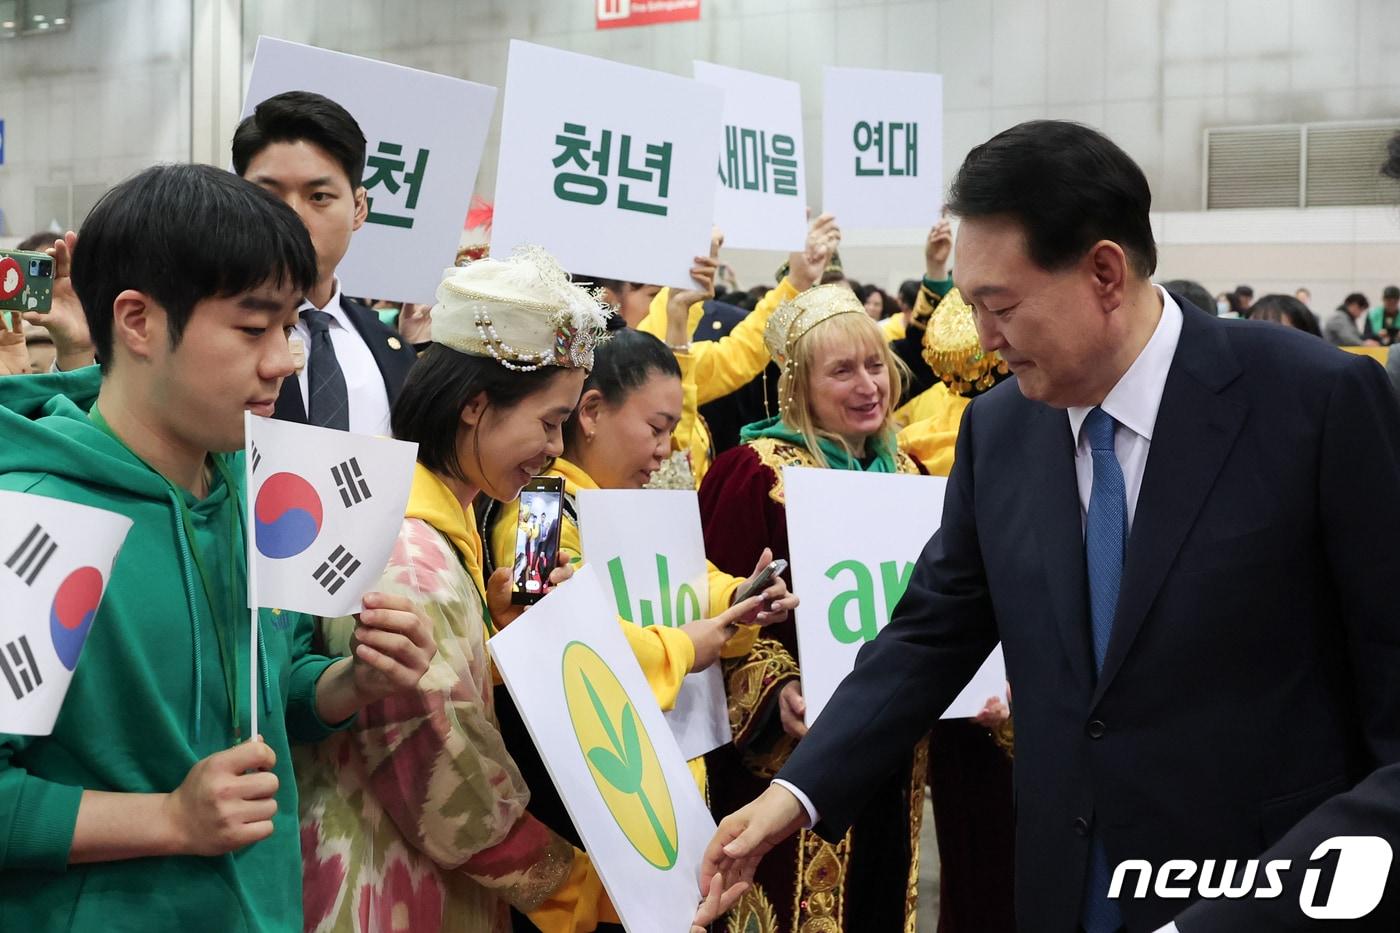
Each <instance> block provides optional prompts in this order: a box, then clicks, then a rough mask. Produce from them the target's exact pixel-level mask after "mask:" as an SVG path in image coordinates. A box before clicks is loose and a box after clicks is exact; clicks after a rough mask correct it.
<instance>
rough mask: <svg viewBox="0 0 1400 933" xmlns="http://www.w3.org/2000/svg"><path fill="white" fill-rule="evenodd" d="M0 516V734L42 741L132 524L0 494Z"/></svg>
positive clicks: (82, 508) (56, 502)
mask: <svg viewBox="0 0 1400 933" xmlns="http://www.w3.org/2000/svg"><path fill="white" fill-rule="evenodd" d="M0 516H3V517H4V521H3V522H0V561H3V563H0V605H3V606H4V607H5V622H6V624H5V632H4V634H3V635H0V732H10V733H14V734H16V735H49V734H50V733H52V732H53V724H54V722H55V720H57V719H58V713H59V710H60V709H61V708H62V707H63V697H64V695H65V694H67V693H68V685H69V683H70V682H71V681H72V679H73V671H74V670H75V669H76V668H77V666H78V661H79V659H80V655H81V653H82V650H83V645H84V644H85V643H86V642H87V637H88V633H89V632H90V631H91V629H92V626H93V623H94V618H95V617H96V616H97V612H98V605H99V604H100V603H101V602H102V594H103V592H104V591H105V590H106V587H107V581H109V580H111V579H112V565H113V564H114V563H115V561H116V559H117V551H118V550H120V549H121V546H122V542H123V541H125V540H126V534H127V532H128V531H130V530H131V519H129V518H127V517H126V516H124V515H117V514H115V513H112V512H107V511H104V510H102V509H94V508H91V507H89V506H86V505H77V504H75V503H72V502H64V501H63V500H61V499H50V498H47V497H45V496H33V495H26V494H25V493H19V492H5V491H0ZM138 566H139V565H138V564H135V563H133V564H130V566H129V567H128V570H129V571H130V572H132V573H136V572H138ZM97 624H99V625H100V624H101V623H100V622H98V623H97Z"/></svg>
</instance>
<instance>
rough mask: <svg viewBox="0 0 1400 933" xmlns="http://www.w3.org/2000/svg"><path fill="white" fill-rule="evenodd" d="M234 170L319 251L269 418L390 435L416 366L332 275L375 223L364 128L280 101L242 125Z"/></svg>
mask: <svg viewBox="0 0 1400 933" xmlns="http://www.w3.org/2000/svg"><path fill="white" fill-rule="evenodd" d="M233 168H234V171H236V172H237V173H238V174H240V175H242V176H243V177H244V178H246V179H248V180H249V181H251V182H253V183H254V184H256V185H259V186H260V187H262V188H265V189H267V190H268V191H270V192H272V193H273V194H275V195H276V196H277V197H279V198H281V199H282V200H283V201H285V202H286V203H287V204H288V205H290V206H291V208H292V209H293V210H295V211H296V212H297V214H298V215H299V216H300V217H301V219H302V222H303V223H305V224H306V227H307V229H308V230H309V231H310V233H311V242H312V244H313V245H314V246H315V247H316V263H317V269H318V277H317V281H316V288H315V289H314V290H313V291H312V292H311V293H310V294H308V295H307V296H306V301H304V302H303V303H302V307H301V315H300V319H299V320H298V322H297V325H296V326H295V327H294V328H293V332H292V337H293V339H294V340H296V341H298V342H299V343H300V352H299V353H298V352H295V350H296V347H295V345H294V354H293V355H294V356H295V357H297V359H298V361H299V363H301V365H300V366H299V367H298V371H297V377H296V378H295V379H286V380H283V382H282V391H281V394H280V395H279V396H278V399H277V407H276V410H275V412H274V413H273V417H275V418H279V419H281V420H284V421H297V422H301V423H309V424H315V425H320V426H322V427H330V428H340V429H341V430H350V431H354V432H355V433H357V434H380V435H387V434H389V409H390V407H391V406H392V405H393V402H394V399H395V398H397V397H398V394H399V388H400V387H401V386H402V385H403V381H404V378H405V377H406V376H407V375H408V370H409V369H410V368H411V367H412V366H413V361H414V359H415V358H416V356H415V354H414V352H413V348H412V347H411V346H409V345H408V343H407V342H406V341H404V340H403V339H402V338H401V337H399V335H398V334H397V333H395V332H394V330H393V329H392V328H390V327H388V326H386V325H385V324H383V323H382V322H381V321H380V320H379V316H378V315H377V314H375V313H374V312H373V311H371V310H370V309H369V308H368V307H366V306H365V305H363V304H361V303H360V302H358V301H355V300H354V299H352V298H349V297H347V296H345V295H343V294H341V291H340V280H339V279H337V278H336V274H335V272H336V267H337V266H339V265H340V261H341V260H342V259H344V258H345V252H346V250H348V249H349V248H350V236H351V234H353V233H354V232H355V231H356V230H358V229H360V227H362V226H363V225H364V223H365V218H366V217H367V216H368V213H369V208H368V201H367V199H366V193H365V187H364V185H363V184H361V181H360V180H361V178H362V177H363V175H364V170H365V137H364V133H362V132H361V131H360V126H359V124H358V123H356V122H355V118H354V117H352V116H351V115H350V113H349V112H348V111H346V109H345V108H344V107H342V106H340V105H339V104H337V103H336V102H335V101H333V100H330V99H328V98H326V97H322V96H321V95H320V94H312V93H310V92H307V91H289V92H287V93H285V94H278V95H277V96H276V97H270V98H268V99H267V100H265V101H263V102H262V103H261V104H259V105H258V106H257V109H256V110H254V111H253V115H252V116H250V117H248V118H247V119H245V120H244V121H243V122H242V123H240V124H239V125H238V129H237V130H236V131H235V132H234V135H233Z"/></svg>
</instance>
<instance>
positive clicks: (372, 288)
mask: <svg viewBox="0 0 1400 933" xmlns="http://www.w3.org/2000/svg"><path fill="white" fill-rule="evenodd" d="M285 91H312V92H314V93H317V94H322V95H324V96H326V97H329V98H330V99H331V100H333V101H335V102H336V103H338V104H340V105H341V106H342V107H344V108H345V109H346V110H348V111H350V115H351V116H353V117H354V118H355V121H356V122H357V123H359V124H360V129H361V131H362V132H363V133H364V134H365V141H366V160H365V170H364V175H363V177H362V179H361V181H362V183H363V184H364V186H365V190H366V193H367V196H368V200H369V213H368V216H367V217H366V218H365V224H364V226H362V227H361V228H360V229H359V230H357V231H356V232H355V234H354V235H353V236H352V237H351V238H350V250H349V252H348V253H346V254H345V258H344V259H343V260H341V263H340V266H339V267H338V268H337V270H336V275H337V276H338V277H339V278H340V284H341V288H342V289H343V291H344V292H345V294H347V295H354V296H356V297H360V298H382V299H386V300H389V301H413V302H420V303H432V302H433V300H434V297H433V296H434V294H435V292H436V291H437V286H438V282H439V281H440V280H441V278H442V270H443V269H446V268H447V267H448V266H451V265H452V262H453V260H454V259H455V258H456V255H457V245H458V243H459V242H460V240H461V236H462V226H463V224H465V223H466V219H467V209H468V208H469V207H470V206H471V198H472V191H473V189H474V188H475V186H476V173H477V169H478V168H479V167H480V165H481V154H482V151H483V149H484V148H485V146H486V135H487V133H488V132H489V130H490V129H491V117H492V114H493V113H494V111H495V108H496V89H495V88H493V87H488V86H487V85H484V84H476V83H474V82H471V81H463V80H462V79H461V78H450V77H447V76H446V75H440V74H433V73H432V72H428V71H419V70H417V69H414V68H405V67H403V66H402V65H391V64H389V63H388V62H380V61H375V60H373V59H369V58H361V57H359V56H357V55H346V54H344V53H341V52H332V51H329V50H327V49H318V48H315V47H314V46H309V45H301V44H300V43H296V42H286V41H283V40H281V39H272V38H269V37H267V36H260V37H259V38H258V46H257V50H256V52H255V53H254V55H253V71H252V75H251V76H250V78H249V81H248V95H247V97H246V98H245V99H244V103H243V116H245V117H246V116H248V115H250V114H251V113H252V112H253V110H254V108H256V107H257V105H258V104H260V103H261V102H263V101H265V100H267V99H268V98H269V97H273V96H276V95H277V94H281V93H283V92H285Z"/></svg>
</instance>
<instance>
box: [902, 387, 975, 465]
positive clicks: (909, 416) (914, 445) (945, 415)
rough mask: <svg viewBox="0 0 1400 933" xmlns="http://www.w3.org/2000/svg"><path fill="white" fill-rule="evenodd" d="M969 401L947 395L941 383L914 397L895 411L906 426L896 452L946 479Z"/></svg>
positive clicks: (959, 396)
mask: <svg viewBox="0 0 1400 933" xmlns="http://www.w3.org/2000/svg"><path fill="white" fill-rule="evenodd" d="M970 401H971V399H967V398H963V397H962V396H961V395H954V394H953V393H952V392H949V391H948V387H947V386H946V385H944V384H943V383H941V382H940V383H937V384H936V385H934V386H933V388H931V389H929V390H928V391H927V392H921V393H920V394H918V395H916V396H914V398H913V399H912V400H911V401H910V402H909V404H907V405H905V406H904V407H902V408H900V409H899V411H897V412H895V417H897V418H899V419H900V420H902V421H905V422H906V423H907V424H908V425H909V426H908V427H906V428H905V429H904V430H902V431H900V432H899V449H900V450H903V451H904V452H906V453H909V454H912V455H913V456H915V457H917V458H919V462H920V463H922V464H923V465H924V469H926V470H928V471H929V473H931V474H932V475H934V476H947V475H948V474H949V472H951V471H952V469H953V451H954V449H955V448H956V446H957V443H958V426H959V425H960V424H961V423H962V415H963V411H964V410H966V408H967V405H968V402H970Z"/></svg>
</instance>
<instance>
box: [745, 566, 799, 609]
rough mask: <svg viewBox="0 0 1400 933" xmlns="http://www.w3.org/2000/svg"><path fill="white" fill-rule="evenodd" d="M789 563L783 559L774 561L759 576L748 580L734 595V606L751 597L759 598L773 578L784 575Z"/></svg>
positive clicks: (756, 575)
mask: <svg viewBox="0 0 1400 933" xmlns="http://www.w3.org/2000/svg"><path fill="white" fill-rule="evenodd" d="M787 567H788V562H787V561H785V560H782V559H781V558H780V559H778V560H775V561H773V562H772V563H770V564H769V565H768V566H767V567H764V568H763V569H762V570H760V571H759V572H758V573H757V574H755V575H754V576H753V577H751V578H750V579H748V580H746V581H745V582H744V583H743V584H742V585H740V587H739V589H738V590H736V591H735V593H734V605H736V606H737V605H738V604H739V603H742V602H743V601H744V600H746V599H749V598H750V597H753V596H757V595H758V594H760V593H762V592H763V591H764V590H766V589H768V587H769V585H770V584H772V582H773V578H774V577H777V576H780V575H782V573H783V572H784V571H785V570H787Z"/></svg>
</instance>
